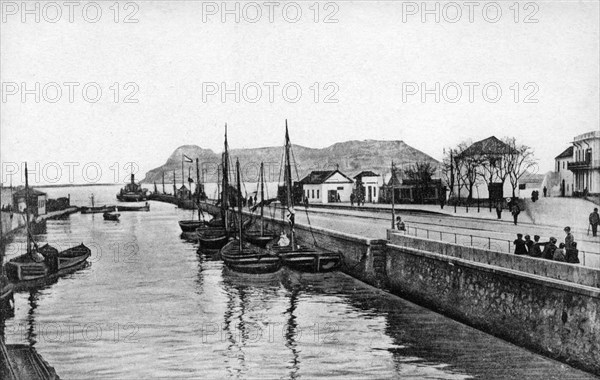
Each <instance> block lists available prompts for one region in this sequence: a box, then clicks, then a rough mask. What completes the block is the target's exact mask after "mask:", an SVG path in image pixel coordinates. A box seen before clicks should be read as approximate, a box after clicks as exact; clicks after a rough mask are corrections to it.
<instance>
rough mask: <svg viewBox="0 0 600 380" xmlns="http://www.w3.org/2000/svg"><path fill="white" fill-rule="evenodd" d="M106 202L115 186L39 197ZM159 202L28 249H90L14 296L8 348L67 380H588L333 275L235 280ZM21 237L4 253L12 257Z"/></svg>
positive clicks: (81, 220) (77, 221)
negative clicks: (80, 261)
mask: <svg viewBox="0 0 600 380" xmlns="http://www.w3.org/2000/svg"><path fill="white" fill-rule="evenodd" d="M45 191H47V192H48V193H49V196H50V197H57V196H65V195H66V194H67V193H70V194H71V202H72V204H77V205H88V204H89V199H88V197H89V196H90V194H91V193H94V194H95V199H96V205H102V204H114V203H116V200H115V199H114V197H115V194H116V192H117V191H118V186H116V187H113V186H111V187H95V188H89V187H82V188H68V189H67V188H62V189H61V188H53V189H46V190H45ZM190 216H191V212H190V211H183V210H179V209H177V208H175V207H174V206H173V205H170V204H162V203H157V202H152V203H151V211H150V212H132V213H122V215H121V220H120V221H119V222H109V221H104V220H103V218H102V216H101V215H93V214H92V215H89V214H88V215H81V214H74V215H71V216H69V217H68V218H66V219H63V220H51V221H48V222H47V223H46V227H45V228H43V229H41V230H40V231H38V235H37V239H38V241H39V242H42V243H43V242H49V243H50V244H52V245H53V246H56V247H60V248H63V249H64V248H66V247H67V246H70V245H74V244H79V243H81V242H83V243H84V244H86V245H88V246H89V247H90V248H91V249H92V252H93V254H92V258H91V260H90V261H91V262H92V264H91V266H89V267H87V268H85V269H83V270H81V271H79V272H77V273H74V274H72V275H69V276H67V277H65V278H61V279H59V280H58V282H56V283H54V284H51V285H49V286H47V287H45V288H43V289H40V290H37V291H34V292H25V293H17V294H15V313H14V316H13V317H10V318H8V319H7V320H6V321H4V336H5V339H6V343H7V344H16V343H25V344H31V345H33V346H34V347H35V348H36V349H37V351H38V352H39V353H40V355H41V356H42V357H43V358H44V360H46V361H47V362H48V363H49V364H50V365H51V366H53V367H54V368H55V369H56V371H57V373H58V375H59V376H61V378H65V379H78V378H94V379H96V378H107V379H108V378H110V379H113V378H120V379H122V378H136V379H137V378H178V379H179V378H258V377H261V378H300V377H303V378H318V377H327V378H332V377H338V378H357V377H360V378H403V379H410V378H413V379H467V378H485V379H491V378H503V379H504V378H528V379H533V378H539V379H566V378H569V379H571V378H582V379H584V378H594V377H593V376H592V375H589V374H586V373H584V372H581V371H578V370H575V369H573V368H571V367H568V366H566V365H564V364H561V363H558V362H556V361H553V360H550V359H547V358H545V357H542V356H539V355H537V354H534V353H532V352H530V351H527V350H525V349H522V348H519V347H516V346H514V345H512V344H509V343H506V342H504V341H502V340H500V339H497V338H495V337H492V336H490V335H488V334H484V333H482V332H479V331H477V330H475V329H472V328H470V327H468V326H465V325H463V324H460V323H457V322H455V321H453V320H451V319H448V318H446V317H443V316H441V315H439V314H437V313H434V312H432V311H429V310H427V309H425V308H422V307H419V306H416V305H414V304H412V303H410V302H408V301H405V300H403V299H401V298H398V297H395V296H393V295H390V294H388V293H386V292H383V291H380V290H377V289H374V288H372V287H370V286H367V285H365V284H363V283H361V282H359V281H357V280H355V279H353V278H351V277H349V276H347V275H345V274H342V273H337V272H335V273H328V274H319V275H315V274H300V273H297V272H293V271H280V272H279V273H277V274H275V275H272V276H263V278H261V279H255V278H253V277H248V276H246V275H240V274H236V273H232V272H230V271H228V270H227V269H226V268H224V266H223V264H222V262H221V261H219V260H217V257H216V256H215V253H214V252H204V251H198V247H197V245H196V244H195V243H191V242H187V241H185V240H184V239H182V238H181V237H180V230H179V227H178V225H177V221H178V220H180V219H186V218H190ZM24 241H25V237H24V235H23V234H19V235H17V236H16V237H15V238H14V240H13V242H12V243H11V244H9V245H8V247H7V259H10V258H11V257H13V256H14V255H17V254H20V253H21V252H22V251H23V249H24Z"/></svg>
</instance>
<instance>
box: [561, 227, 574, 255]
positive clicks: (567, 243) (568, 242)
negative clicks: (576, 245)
mask: <svg viewBox="0 0 600 380" xmlns="http://www.w3.org/2000/svg"><path fill="white" fill-rule="evenodd" d="M563 231H565V233H566V234H567V235H566V236H565V247H566V249H570V248H571V247H572V245H573V242H574V241H575V239H574V238H573V234H572V233H571V227H569V226H567V227H565V228H564V229H563Z"/></svg>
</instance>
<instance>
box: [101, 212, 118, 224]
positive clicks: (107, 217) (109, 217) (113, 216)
mask: <svg viewBox="0 0 600 380" xmlns="http://www.w3.org/2000/svg"><path fill="white" fill-rule="evenodd" d="M102 216H103V217H104V220H112V221H117V222H118V221H119V217H120V216H121V214H107V213H104V214H103V215H102Z"/></svg>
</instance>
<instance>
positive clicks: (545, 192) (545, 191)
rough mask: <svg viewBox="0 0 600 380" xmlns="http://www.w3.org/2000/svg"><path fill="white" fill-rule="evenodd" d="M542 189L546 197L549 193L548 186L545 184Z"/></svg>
mask: <svg viewBox="0 0 600 380" xmlns="http://www.w3.org/2000/svg"><path fill="white" fill-rule="evenodd" d="M542 191H543V192H544V198H546V194H548V188H547V187H546V186H544V189H543V190H542Z"/></svg>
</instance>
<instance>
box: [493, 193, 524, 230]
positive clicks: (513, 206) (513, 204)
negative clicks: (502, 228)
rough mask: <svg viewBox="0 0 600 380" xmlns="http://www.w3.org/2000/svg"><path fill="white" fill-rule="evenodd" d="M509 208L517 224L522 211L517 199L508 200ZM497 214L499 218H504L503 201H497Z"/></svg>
mask: <svg viewBox="0 0 600 380" xmlns="http://www.w3.org/2000/svg"><path fill="white" fill-rule="evenodd" d="M508 209H509V210H510V213H511V215H512V217H513V223H514V224H515V226H516V225H517V220H518V219H519V214H520V213H521V208H520V207H519V204H518V202H517V200H516V199H513V200H511V201H510V202H508ZM496 215H498V219H502V202H498V203H496Z"/></svg>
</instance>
